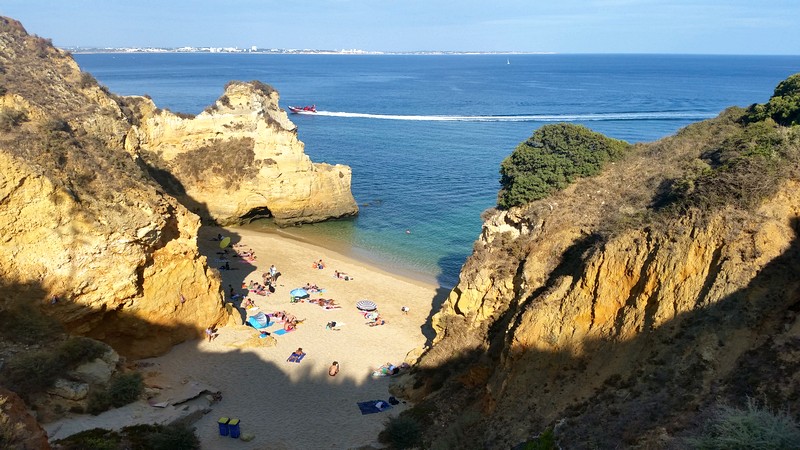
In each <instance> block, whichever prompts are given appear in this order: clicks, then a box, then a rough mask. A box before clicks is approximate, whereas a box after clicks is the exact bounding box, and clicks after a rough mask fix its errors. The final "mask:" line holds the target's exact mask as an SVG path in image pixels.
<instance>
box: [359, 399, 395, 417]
mask: <svg viewBox="0 0 800 450" xmlns="http://www.w3.org/2000/svg"><path fill="white" fill-rule="evenodd" d="M378 403H380V404H381V407H380V408H378V407H377V406H376V405H377V404H378ZM356 405H358V409H360V410H361V414H375V413H379V412H383V411H386V410H387V409H391V408H392V405H390V404H389V402H387V401H385V400H370V401H368V402H358V403H356Z"/></svg>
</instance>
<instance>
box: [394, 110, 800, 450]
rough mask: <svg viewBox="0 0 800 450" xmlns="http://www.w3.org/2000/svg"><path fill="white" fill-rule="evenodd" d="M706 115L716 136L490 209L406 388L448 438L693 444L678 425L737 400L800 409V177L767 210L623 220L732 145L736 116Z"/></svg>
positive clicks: (579, 444)
mask: <svg viewBox="0 0 800 450" xmlns="http://www.w3.org/2000/svg"><path fill="white" fill-rule="evenodd" d="M703 126H704V127H706V126H707V127H708V128H707V129H710V130H712V131H713V133H708V134H704V133H705V132H695V131H694V130H691V131H690V132H687V134H689V135H692V133H695V135H699V136H707V137H706V138H705V140H702V139H698V138H697V137H693V139H695V140H689V141H687V140H682V139H681V138H670V139H668V140H665V141H664V142H660V143H656V144H651V146H650V147H647V148H645V149H639V154H638V156H635V157H631V158H629V159H628V160H625V161H622V162H618V163H616V167H614V168H611V169H610V170H608V171H607V172H606V173H604V174H602V175H600V176H598V177H593V178H591V179H586V180H581V181H579V182H576V183H575V184H574V185H572V186H571V187H569V188H568V189H566V190H564V191H562V192H559V193H558V194H555V195H553V196H551V197H550V198H548V199H545V200H542V201H539V202H535V203H532V204H530V205H527V206H526V207H522V208H513V209H511V210H509V211H495V212H494V213H491V214H488V217H487V218H486V220H485V222H484V228H483V233H482V235H481V237H480V238H479V239H478V242H476V244H475V251H474V253H473V255H472V256H471V257H470V258H469V259H468V261H467V262H466V263H465V265H464V267H463V269H462V273H461V277H460V282H459V284H458V285H457V286H456V288H455V289H454V290H453V291H452V292H451V294H450V296H449V298H448V300H447V301H446V302H445V304H444V305H443V307H442V309H441V311H440V312H439V313H438V314H436V315H435V316H434V317H433V326H434V329H435V330H436V331H437V336H436V340H435V343H434V345H433V346H432V348H431V349H430V350H429V351H428V352H426V353H425V355H423V357H422V358H421V360H420V361H419V363H418V364H417V367H418V372H417V377H416V379H415V380H412V381H411V382H408V381H407V382H406V383H405V384H404V385H403V386H396V389H397V391H396V393H397V394H399V395H407V396H408V398H413V399H414V400H417V401H423V402H428V404H429V405H435V408H436V414H433V415H432V417H433V419H432V420H434V423H435V425H434V427H433V428H432V430H435V433H438V434H441V429H442V427H444V428H449V429H450V430H460V432H461V433H462V434H464V435H468V434H469V435H470V437H471V438H475V439H480V440H481V441H480V444H479V446H482V447H485V448H510V447H512V446H514V445H516V444H518V443H520V442H525V441H527V440H529V439H532V438H533V437H534V436H536V435H538V434H539V433H541V432H543V431H544V430H545V429H546V428H548V427H551V428H553V427H554V428H556V435H557V437H558V439H559V441H560V444H561V446H562V447H564V448H591V447H599V448H609V447H617V446H622V447H625V446H633V445H642V446H650V445H655V446H656V447H658V446H659V445H660V446H663V445H666V443H669V442H672V443H673V444H675V445H679V446H680V444H679V442H680V441H679V440H677V439H678V438H679V436H677V437H676V435H679V434H680V433H681V432H683V430H685V429H686V428H691V427H695V426H698V424H699V423H701V422H702V420H701V417H702V416H701V414H699V413H698V411H703V410H705V408H708V407H709V406H710V405H713V404H714V403H715V402H717V401H719V400H723V401H730V402H741V401H743V399H745V398H746V397H747V396H750V397H753V396H755V397H759V398H768V399H769V400H768V401H767V404H770V405H773V407H775V405H781V406H780V407H781V408H789V409H791V410H794V409H795V408H797V407H798V406H800V405H799V404H798V402H797V398H798V395H797V392H798V391H797V386H798V384H797V383H798V382H800V376H799V375H797V373H798V368H800V363H798V362H797V361H800V359H798V355H800V335H799V334H798V331H799V330H800V328H798V327H800V321H798V320H797V311H798V310H800V276H798V272H797V267H798V266H799V265H800V240H799V239H798V237H799V236H800V234H799V233H800V222H799V220H800V219H798V218H800V182H799V181H798V180H796V179H794V178H790V179H789V180H788V181H784V182H783V183H782V184H781V185H780V188H779V189H778V192H777V193H776V194H774V195H772V196H771V197H770V198H769V199H768V200H766V201H763V202H762V203H761V204H760V206H758V207H757V208H755V209H754V210H752V211H743V210H739V209H735V208H733V207H725V208H722V209H720V210H715V211H697V210H694V211H691V212H689V213H688V214H684V215H683V216H679V215H678V216H668V215H664V216H663V217H664V219H662V220H660V221H655V222H645V223H646V225H645V226H637V225H636V222H635V221H633V222H634V224H633V225H629V224H627V222H625V221H624V220H631V219H627V218H623V219H620V216H626V215H628V217H630V216H637V215H638V214H640V211H644V210H645V208H647V207H648V206H647V205H649V204H650V200H649V198H648V195H655V193H654V191H655V189H654V187H656V186H661V185H663V181H664V180H665V179H669V178H671V177H675V172H670V171H676V170H677V169H675V168H677V167H680V165H681V163H680V158H687V159H691V158H692V157H694V156H693V155H695V153H692V152H697V153H696V154H699V152H700V151H701V150H702V149H707V148H715V146H718V145H719V140H721V139H724V136H725V134H726V131H725V129H726V127H728V126H729V122H726V119H724V118H723V119H717V120H715V121H712V123H711V124H710V125H703ZM785 132H786V133H791V132H790V131H788V130H787V131H785ZM794 142H795V144H793V145H795V148H796V146H797V141H794ZM653 161H658V163H654V162H653ZM443 373H446V374H449V376H448V377H447V378H444V376H443ZM425 389H427V390H428V391H430V390H436V389H438V390H437V391H436V392H435V393H433V394H428V395H427V396H426V394H425V392H424V391H425ZM440 425H441V426H440ZM470 433H471V434H470ZM450 434H452V433H450ZM428 438H429V439H430V440H431V441H433V442H435V441H436V439H437V436H433V435H431V436H429V437H428ZM654 448H655V447H654Z"/></svg>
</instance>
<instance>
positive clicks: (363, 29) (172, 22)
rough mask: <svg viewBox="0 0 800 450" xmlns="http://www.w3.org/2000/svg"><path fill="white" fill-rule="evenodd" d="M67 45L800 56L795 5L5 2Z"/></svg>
mask: <svg viewBox="0 0 800 450" xmlns="http://www.w3.org/2000/svg"><path fill="white" fill-rule="evenodd" d="M0 15H4V16H10V17H12V18H14V19H17V20H20V21H21V22H22V24H23V25H24V26H25V27H26V29H27V30H28V32H30V33H35V34H38V35H40V36H43V37H49V38H52V39H53V42H54V43H55V44H56V45H58V46H62V47H70V46H97V47H105V46H113V47H136V46H158V47H180V46H216V47H250V46H253V45H255V46H258V47H263V48H312V49H343V48H346V49H351V48H358V49H362V50H383V51H414V50H454V51H523V52H526V51H527V52H540V51H551V52H559V53H701V54H792V55H798V54H800V0H748V1H743V0H663V1H657V0H582V1H580V0H556V1H542V0H507V1H505V0H493V1H492V0H477V1H472V0H466V1H446V0H397V1H393V0H389V1H387V0H288V1H286V0H284V1H280V2H278V1H271V0H239V1H236V0H228V1H223V0H220V1H209V0H159V1H152V0H126V1H119V0H65V1H57V0H50V1H44V0H3V1H2V4H0Z"/></svg>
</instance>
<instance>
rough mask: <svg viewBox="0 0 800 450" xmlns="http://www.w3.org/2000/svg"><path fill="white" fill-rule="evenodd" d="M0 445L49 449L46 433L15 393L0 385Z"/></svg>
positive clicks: (41, 449)
mask: <svg viewBox="0 0 800 450" xmlns="http://www.w3.org/2000/svg"><path fill="white" fill-rule="evenodd" d="M0 447H2V448H9V449H19V450H49V449H50V443H49V442H47V433H46V432H45V431H44V430H43V429H42V427H41V426H40V425H39V424H38V423H37V422H36V419H35V418H34V417H33V416H32V415H31V414H30V413H29V412H28V410H27V409H26V408H25V402H23V401H22V399H21V398H19V396H17V394H15V393H13V392H11V391H9V390H7V389H3V388H2V387H0Z"/></svg>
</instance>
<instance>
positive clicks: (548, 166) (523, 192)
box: [497, 124, 630, 208]
mask: <svg viewBox="0 0 800 450" xmlns="http://www.w3.org/2000/svg"><path fill="white" fill-rule="evenodd" d="M629 147H630V145H629V144H628V143H627V142H624V141H620V140H616V139H611V138H609V137H606V136H603V135H602V134H600V133H595V132H593V131H591V130H589V129H588V128H586V127H583V126H580V125H572V124H554V125H545V126H543V127H541V128H539V129H538V130H536V132H535V133H533V136H531V137H530V138H529V139H528V140H527V141H525V142H523V143H522V144H520V145H519V146H517V148H516V149H515V150H514V152H513V153H512V154H511V155H510V156H509V157H508V158H506V159H505V160H504V161H503V162H502V164H501V165H500V175H501V177H500V185H501V190H500V194H499V196H498V200H497V203H498V206H500V207H501V208H510V207H512V206H519V205H524V204H526V203H528V202H531V201H534V200H538V199H541V198H544V197H547V196H548V195H550V194H551V193H552V192H554V191H557V190H560V189H563V188H565V187H567V186H568V185H569V184H570V183H572V182H573V181H574V180H575V179H576V178H578V177H588V176H592V175H596V174H597V173H599V172H600V170H601V169H602V167H603V164H604V163H605V162H607V161H613V160H616V159H619V158H620V157H622V155H623V154H624V153H625V151H626V150H627V149H628V148H629Z"/></svg>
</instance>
